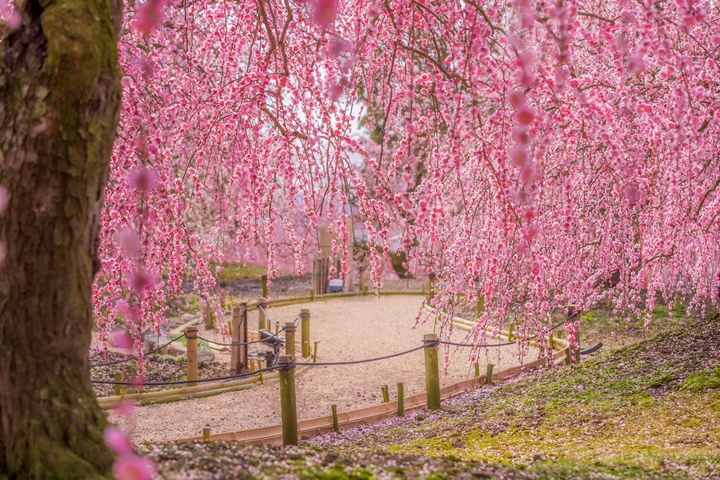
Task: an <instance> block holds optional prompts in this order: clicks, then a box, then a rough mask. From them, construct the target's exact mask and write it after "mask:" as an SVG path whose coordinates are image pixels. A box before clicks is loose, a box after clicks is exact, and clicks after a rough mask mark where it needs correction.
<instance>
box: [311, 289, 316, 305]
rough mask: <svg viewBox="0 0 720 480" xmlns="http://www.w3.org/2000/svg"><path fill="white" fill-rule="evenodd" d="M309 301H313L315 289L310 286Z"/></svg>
mask: <svg viewBox="0 0 720 480" xmlns="http://www.w3.org/2000/svg"><path fill="white" fill-rule="evenodd" d="M310 301H311V302H314V301H315V290H314V289H312V288H311V289H310Z"/></svg>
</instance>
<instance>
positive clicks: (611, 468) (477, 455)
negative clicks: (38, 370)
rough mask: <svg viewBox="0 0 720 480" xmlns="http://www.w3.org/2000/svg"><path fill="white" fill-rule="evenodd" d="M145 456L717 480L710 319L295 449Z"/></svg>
mask: <svg viewBox="0 0 720 480" xmlns="http://www.w3.org/2000/svg"><path fill="white" fill-rule="evenodd" d="M145 451H147V452H148V453H149V454H150V455H151V456H152V457H153V458H154V459H155V460H156V461H157V462H158V465H159V467H160V468H161V470H162V471H163V475H164V476H165V477H167V478H183V475H184V476H185V478H225V477H235V478H431V479H443V478H508V479H511V478H543V479H565V478H566V479H575V478H583V479H584V478H587V479H610V478H612V479H621V478H643V479H644V478H652V479H655V478H658V479H659V478H671V479H685V478H688V479H689V478H707V479H710V478H720V319H718V318H717V317H715V318H713V319H710V320H705V321H702V322H695V321H693V322H692V324H689V325H684V326H682V327H680V328H677V329H672V330H670V331H667V332H664V333H661V334H659V335H657V336H655V337H653V338H652V339H650V340H647V341H643V342H640V343H638V344H636V345H632V346H628V347H622V348H616V349H613V350H612V351H610V352H606V353H605V354H603V355H599V356H596V357H594V358H592V359H588V360H585V361H583V362H582V363H581V364H579V365H575V366H571V367H561V368H559V369H557V370H555V371H551V372H546V373H545V374H542V375H536V376H532V375H529V376H528V377H526V378H524V379H520V380H517V381H514V382H512V383H508V384H505V385H502V386H497V387H488V388H484V389H479V390H476V391H475V392H472V393H470V394H468V395H465V396H464V397H460V398H458V399H455V400H453V401H451V402H449V403H446V404H445V405H444V406H443V408H442V409H441V411H440V412H437V413H433V414H431V415H429V414H428V413H427V412H424V411H419V412H413V413H411V414H409V415H407V416H406V417H405V418H402V419H394V420H392V421H390V422H386V424H385V425H380V426H375V427H363V428H361V429H352V430H348V431H344V432H341V433H340V434H329V435H325V436H323V437H318V438H317V439H314V440H313V443H312V444H307V445H306V446H305V447H300V448H295V447H293V448H272V447H256V446H247V445H242V444H235V443H231V442H212V443H209V444H184V445H176V444H164V445H148V446H146V447H145ZM180 472H184V473H182V474H181V473H180Z"/></svg>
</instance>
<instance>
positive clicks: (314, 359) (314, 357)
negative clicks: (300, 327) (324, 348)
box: [313, 341, 320, 363]
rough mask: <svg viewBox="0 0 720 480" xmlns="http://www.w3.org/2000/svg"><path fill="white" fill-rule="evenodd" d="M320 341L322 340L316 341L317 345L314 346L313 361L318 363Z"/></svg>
mask: <svg viewBox="0 0 720 480" xmlns="http://www.w3.org/2000/svg"><path fill="white" fill-rule="evenodd" d="M318 343H320V341H317V342H315V346H314V347H313V363H317V344H318Z"/></svg>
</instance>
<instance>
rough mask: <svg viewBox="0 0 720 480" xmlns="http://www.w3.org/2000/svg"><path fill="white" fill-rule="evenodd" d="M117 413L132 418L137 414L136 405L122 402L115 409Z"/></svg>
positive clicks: (130, 402)
mask: <svg viewBox="0 0 720 480" xmlns="http://www.w3.org/2000/svg"><path fill="white" fill-rule="evenodd" d="M114 410H115V411H116V412H118V413H119V414H120V415H123V416H125V417H129V416H131V415H132V414H133V413H134V412H135V405H134V404H133V402H132V401H130V400H125V401H122V402H120V403H119V404H118V405H117V407H115V408H114Z"/></svg>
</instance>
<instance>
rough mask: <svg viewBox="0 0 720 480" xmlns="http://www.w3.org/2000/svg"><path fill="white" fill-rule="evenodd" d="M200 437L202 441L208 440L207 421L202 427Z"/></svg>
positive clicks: (208, 429)
mask: <svg viewBox="0 0 720 480" xmlns="http://www.w3.org/2000/svg"><path fill="white" fill-rule="evenodd" d="M202 439H203V442H209V441H210V424H209V423H206V424H205V426H204V427H203V429H202Z"/></svg>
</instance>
